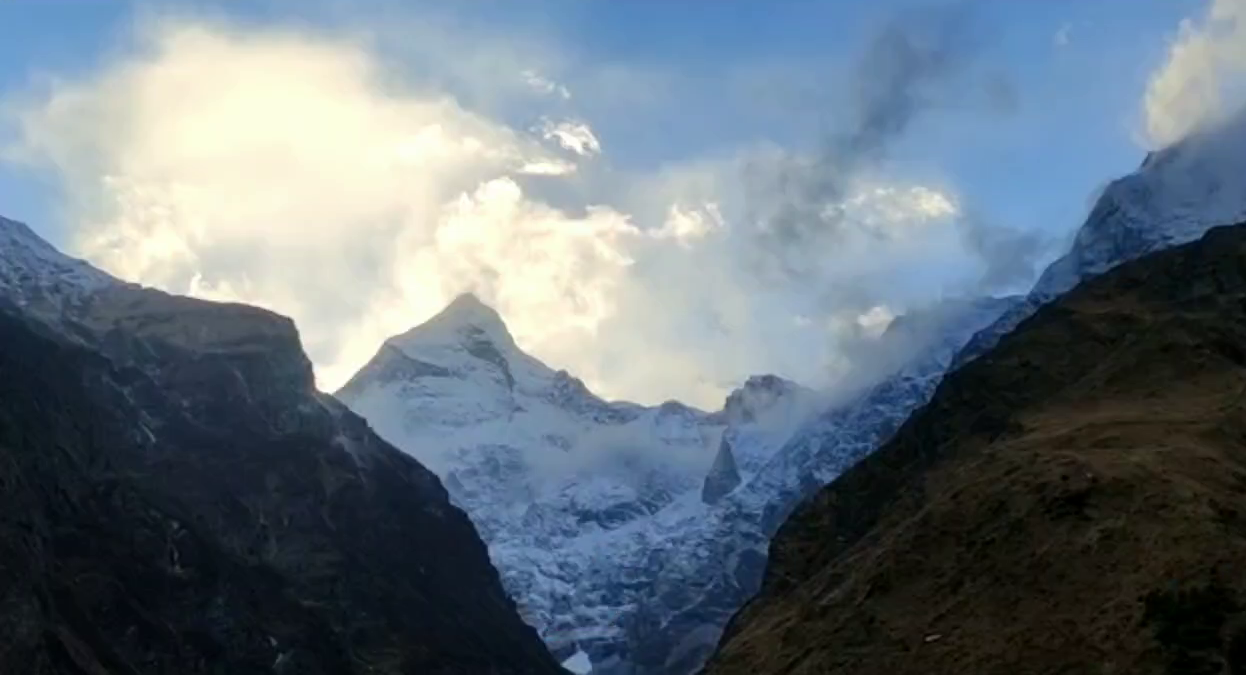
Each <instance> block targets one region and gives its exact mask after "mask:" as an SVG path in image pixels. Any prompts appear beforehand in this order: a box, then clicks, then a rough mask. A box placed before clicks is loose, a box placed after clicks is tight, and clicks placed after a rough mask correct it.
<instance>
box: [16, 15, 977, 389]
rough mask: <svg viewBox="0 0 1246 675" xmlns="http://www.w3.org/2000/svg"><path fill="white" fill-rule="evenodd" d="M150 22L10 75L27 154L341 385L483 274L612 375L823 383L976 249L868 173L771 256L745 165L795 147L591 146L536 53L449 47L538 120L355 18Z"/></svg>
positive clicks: (942, 196) (72, 194) (614, 379)
mask: <svg viewBox="0 0 1246 675" xmlns="http://www.w3.org/2000/svg"><path fill="white" fill-rule="evenodd" d="M140 35H141V36H142V39H141V42H140V43H139V44H137V45H133V46H132V47H133V48H131V49H128V50H123V51H121V52H119V53H118V55H116V56H115V57H114V58H112V59H110V60H107V61H105V62H104V63H102V64H101V65H100V66H99V67H98V69H97V70H95V71H93V72H90V73H86V74H84V75H81V76H78V77H74V78H67V79H63V80H60V81H58V82H56V83H54V84H53V85H51V86H49V87H47V88H45V89H40V90H32V91H28V92H23V96H22V97H21V98H20V99H16V102H14V103H12V104H11V105H10V107H9V111H10V115H9V117H8V120H7V121H8V123H10V124H12V125H14V128H15V129H16V131H17V134H16V135H17V137H18V138H19V139H20V140H19V143H18V145H17V147H16V148H14V150H16V151H17V153H18V154H19V155H20V156H21V157H22V158H23V159H24V160H26V161H29V162H32V163H34V164H35V165H37V166H41V167H44V168H45V169H48V170H50V171H52V172H54V174H55V175H56V176H57V177H58V178H59V180H60V182H61V184H62V186H63V187H64V191H65V195H66V198H67V205H68V212H69V219H68V222H67V223H66V226H67V228H68V229H69V231H70V232H71V243H72V248H73V249H74V253H77V254H80V255H83V256H84V257H86V258H88V259H90V260H92V261H93V262H95V263H96V264H98V265H100V266H101V267H103V268H105V269H107V270H109V271H111V272H113V273H115V274H117V275H119V276H121V277H123V278H126V279H130V280H135V281H139V282H142V283H145V284H148V285H152V286H156V287H159V288H163V289H166V290H169V291H172V292H179V293H190V294H193V295H198V296H201V297H206V298H212V299H222V300H237V301H243V302H249V303H254V304H258V305H261V306H264V307H268V308H271V309H274V310H277V311H280V312H282V313H285V314H288V315H290V316H291V317H293V318H294V319H295V321H296V322H297V324H298V326H299V328H300V332H301V334H302V337H303V340H304V343H305V345H306V347H307V349H308V352H309V355H310V356H311V358H312V360H313V362H314V363H315V366H316V371H317V377H318V380H319V383H320V385H321V386H322V387H323V388H326V389H333V388H336V387H337V386H338V385H340V384H342V383H343V382H344V381H345V380H346V379H347V378H349V376H350V375H351V374H353V372H354V371H355V370H356V369H357V368H359V367H360V366H361V365H362V364H363V363H364V362H365V361H366V360H367V359H368V358H370V357H371V356H372V354H373V353H374V352H375V351H376V349H377V348H378V346H379V345H380V343H381V342H382V341H383V340H384V339H385V338H387V337H389V336H391V335H395V334H398V333H401V332H404V331H406V330H407V329H409V328H410V327H411V326H413V325H414V324H417V323H419V322H421V321H423V320H425V319H427V318H429V317H430V316H432V315H433V314H435V313H436V312H438V311H439V310H440V309H441V308H442V307H443V306H444V305H445V304H446V303H447V302H448V301H449V300H450V299H452V298H453V297H454V296H455V295H457V294H459V293H461V292H464V291H473V292H475V293H477V294H478V295H480V296H481V297H482V298H484V299H485V300H486V301H487V302H490V303H491V304H493V305H494V306H495V307H496V308H497V309H498V310H499V312H500V313H501V314H502V315H503V317H504V318H505V320H506V321H507V323H508V325H509V327H510V329H511V331H512V333H513V334H514V335H515V338H516V340H517V342H518V343H519V344H520V346H521V347H523V348H524V349H526V350H529V351H530V352H532V353H533V354H534V355H536V356H538V357H539V358H541V359H543V360H545V361H547V362H548V363H549V364H550V365H551V366H553V367H556V368H565V369H568V370H569V371H571V372H573V373H575V374H576V375H578V376H580V377H582V378H583V379H584V380H585V381H586V382H587V383H588V384H589V385H590V386H592V387H594V388H595V389H596V390H597V391H599V392H600V393H602V394H603V395H606V396H609V397H618V398H629V399H633V400H639V401H642V402H657V401H661V400H665V399H670V398H679V399H682V400H685V401H688V402H690V403H693V404H698V405H702V406H705V407H717V406H718V405H720V404H721V402H722V399H723V397H724V396H725V394H726V393H727V392H728V391H729V390H730V389H731V388H732V387H734V386H736V385H737V384H738V383H739V382H740V381H742V380H743V379H744V378H745V377H747V376H748V375H750V374H757V373H767V372H774V373H778V374H782V375H786V376H789V377H794V378H796V379H800V380H803V381H805V382H808V383H810V384H815V385H820V384H827V383H828V382H830V381H832V380H833V377H834V372H835V371H834V367H835V364H837V363H839V359H837V357H836V354H837V353H838V350H839V349H840V347H841V342H842V340H846V339H857V338H859V336H860V334H861V333H862V331H863V330H864V331H865V332H866V333H869V334H873V333H877V332H878V331H879V330H881V328H882V327H884V326H885V325H886V322H887V321H889V320H890V317H891V316H893V315H894V313H896V312H899V311H903V309H904V307H906V306H909V305H912V304H920V303H922V302H928V301H932V300H935V299H937V298H938V297H939V296H940V295H941V294H943V293H944V292H948V291H949V289H951V290H955V289H956V286H957V284H958V283H961V282H962V281H964V279H963V277H966V276H967V275H966V274H965V273H964V272H963V271H964V270H965V269H966V268H972V267H974V266H975V265H979V266H980V264H981V261H980V260H978V259H977V258H975V257H974V253H973V252H972V251H970V250H968V249H967V248H966V247H965V245H964V243H963V241H962V239H961V237H960V235H959V234H958V230H957V227H956V224H955V221H956V219H957V218H958V217H959V215H960V213H961V207H960V206H959V200H958V198H957V197H956V196H955V195H953V194H951V193H950V191H949V190H948V189H947V188H941V187H934V186H928V185H918V184H910V183H905V182H904V181H898V180H889V179H887V178H885V177H884V176H881V175H871V176H865V175H862V176H859V177H855V178H852V179H850V180H846V181H845V182H844V183H843V193H842V194H839V195H838V196H837V197H835V198H833V199H832V198H828V200H827V201H825V203H822V204H820V205H819V206H817V208H818V209H819V210H822V211H825V210H833V211H835V213H836V216H835V218H836V219H837V220H836V223H837V225H836V229H834V230H833V231H828V232H827V233H825V234H824V235H819V236H817V237H812V236H811V237H810V238H808V239H806V240H803V241H802V242H801V243H800V244H799V248H800V249H801V251H800V253H801V255H802V256H805V257H807V258H808V261H809V265H808V269H807V270H806V271H808V272H810V274H808V275H806V276H802V277H800V278H795V277H793V278H781V279H774V278H764V277H760V276H758V275H757V274H755V270H754V269H753V268H752V267H751V263H752V261H753V260H754V259H755V258H756V254H757V246H756V243H757V241H758V236H757V233H758V232H759V230H761V229H764V228H765V227H766V226H767V224H766V223H765V222H762V221H759V218H762V219H763V220H764V214H765V213H766V212H767V206H766V204H767V200H770V201H774V202H776V203H777V202H781V201H782V199H783V198H782V195H780V194H777V193H765V192H764V191H762V192H759V190H758V189H757V186H758V185H766V184H770V183H777V182H778V181H765V180H762V181H759V180H758V176H759V174H760V175H769V176H777V175H779V174H780V173H781V172H782V171H784V170H785V167H791V166H793V165H795V164H799V163H800V161H801V160H800V158H799V154H798V153H793V152H792V151H789V150H785V149H782V148H776V147H773V146H769V145H767V144H765V143H754V142H742V143H738V144H736V145H734V146H729V147H726V148H724V150H723V151H722V152H721V153H719V154H718V155H716V156H715V157H688V158H672V159H671V160H670V161H668V162H667V163H666V164H664V165H661V166H658V167H656V168H650V169H645V170H632V171H614V170H609V171H607V170H605V169H599V168H596V167H599V166H607V167H608V166H609V151H610V148H611V143H610V142H609V139H604V140H603V139H600V138H599V137H598V133H597V131H596V129H595V127H594V124H593V121H592V120H587V119H582V118H580V117H577V116H575V115H574V114H573V113H574V112H575V111H574V110H568V109H567V108H566V106H568V105H571V103H570V102H573V101H575V100H577V98H576V97H573V96H572V94H573V93H575V92H572V91H570V90H568V89H567V88H566V86H564V85H562V84H558V83H556V82H555V81H554V80H552V79H550V78H547V77H545V76H543V75H540V74H538V73H539V72H540V71H539V70H535V69H531V68H529V67H528V66H527V65H526V64H524V63H522V62H516V63H515V64H514V67H513V69H512V70H509V71H508V70H498V68H497V67H496V66H491V67H490V68H483V67H481V68H475V67H473V68H467V67H465V66H463V64H461V63H457V62H456V63H451V66H453V67H454V68H456V69H457V70H456V73H458V75H459V76H461V77H467V78H476V79H475V80H473V81H472V82H471V83H470V85H471V87H473V90H481V91H484V90H490V88H489V86H488V85H489V83H490V82H492V81H495V80H496V81H497V82H499V83H505V82H525V83H526V87H527V90H528V91H529V92H530V91H531V90H536V91H538V93H541V94H543V95H548V96H547V98H549V99H550V104H551V105H554V106H557V108H556V109H551V110H548V111H546V112H545V114H544V115H537V116H535V119H537V120H538V123H536V125H535V126H533V124H532V123H531V121H530V120H531V119H533V118H529V121H528V122H522V123H516V122H515V121H508V120H505V119H504V118H503V117H500V116H498V115H497V114H495V113H496V110H497V109H501V108H505V104H506V101H505V100H504V99H502V98H498V97H501V96H502V95H501V94H496V95H495V98H494V99H492V100H490V101H489V107H488V109H484V108H469V107H467V106H466V105H465V104H464V103H462V102H461V99H460V98H457V97H456V96H454V95H453V94H452V93H451V92H449V91H447V90H440V89H437V88H435V87H429V86H412V85H407V84H404V83H406V82H408V81H409V80H408V78H405V77H404V74H405V70H404V68H405V65H404V62H403V61H402V59H401V58H398V59H396V60H395V59H391V58H390V57H386V56H382V55H381V54H380V53H379V52H377V51H375V50H374V49H373V43H372V42H368V41H362V40H355V39H351V38H349V37H344V36H343V37H339V36H334V35H328V34H324V33H309V32H305V31H298V30H288V29H282V28H274V27H254V26H252V27H240V26H234V25H229V24H225V23H219V22H207V21H197V20H191V19H185V18H182V19H176V20H175V19H166V20H162V21H156V22H152V23H151V24H149V25H147V26H146V29H145V30H144V31H142V32H140ZM468 42H469V41H468V40H466V39H462V40H458V41H453V40H448V39H447V44H453V45H455V48H456V49H457V50H459V51H460V52H461V51H462V50H463V49H464V48H463V47H462V45H464V44H468ZM456 53H458V52H456ZM465 59H466V60H467V61H469V62H471V63H476V61H473V60H472V58H471V56H470V54H469V55H467V56H465ZM451 61H453V60H452V59H447V62H448V63H450V62H451ZM448 67H450V66H448ZM610 76H611V77H612V78H617V81H624V80H628V78H632V79H630V80H628V81H633V82H635V81H637V80H636V77H637V76H634V75H629V76H627V77H626V78H625V77H623V76H622V75H621V74H620V71H617V70H615V71H612V73H611V74H610ZM497 91H506V90H505V88H504V87H502V86H501V85H499V87H498V88H497ZM521 94H523V91H518V90H517V91H516V93H515V95H516V96H519V95H521ZM530 100H531V99H530V97H529V98H528V99H526V101H527V102H528V103H530ZM620 100H622V99H620ZM677 104H678V103H677V102H673V103H672V105H677ZM621 114H626V112H625V111H624V112H622V113H621ZM559 185H562V186H565V187H566V188H568V189H565V190H562V191H559V190H556V189H554V188H555V187H557V186H559ZM553 194H557V195H558V198H557V199H554V198H553V197H551V195H553ZM585 194H591V195H592V197H591V198H589V197H581V196H579V195H585ZM772 210H773V209H772ZM759 214H762V215H759ZM772 252H773V251H772ZM968 276H971V275H968ZM909 279H916V280H918V281H912V282H910V281H908V280H909ZM829 290H835V291H836V292H837V293H836V294H835V297H836V298H837V299H836V300H835V301H834V302H828V301H827V297H828V291H829ZM841 333H842V334H841Z"/></svg>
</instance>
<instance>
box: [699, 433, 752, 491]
mask: <svg viewBox="0 0 1246 675" xmlns="http://www.w3.org/2000/svg"><path fill="white" fill-rule="evenodd" d="M741 480H742V479H741V478H740V470H739V469H737V468H736V465H735V457H734V456H732V454H731V441H730V440H729V439H728V438H727V436H726V435H725V434H724V436H723V439H722V442H721V443H719V444H718V454H717V455H714V463H713V464H711V465H710V471H709V473H708V474H706V476H705V484H704V485H702V486H701V501H702V502H705V503H706V504H710V505H713V504H717V503H718V502H719V500H721V499H722V498H723V497H726V496H727V495H729V494H731V491H732V490H734V489H736V486H737V485H739V484H740V481H741Z"/></svg>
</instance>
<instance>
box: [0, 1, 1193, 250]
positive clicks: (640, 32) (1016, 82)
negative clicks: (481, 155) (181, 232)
mask: <svg viewBox="0 0 1246 675" xmlns="http://www.w3.org/2000/svg"><path fill="white" fill-rule="evenodd" d="M419 4H420V3H410V4H409V5H408V6H409V7H413V6H418V5H419ZM428 4H429V5H430V6H432V5H433V4H442V5H444V4H446V3H428ZM915 4H921V3H915V2H911V1H904V2H896V1H894V0H893V1H888V2H870V3H865V2H832V1H828V0H823V1H814V0H764V1H755V0H728V1H727V2H722V3H708V2H701V1H698V0H682V1H674V2H659V1H657V0H638V1H634V2H633V1H615V0H557V1H553V2H549V1H542V0H531V1H525V2H514V1H513V0H509V1H508V0H478V1H476V2H472V3H462V4H461V5H460V7H459V8H458V9H457V10H456V11H452V12H449V14H450V16H451V17H452V18H453V20H454V21H455V22H458V23H463V24H466V25H470V26H474V27H479V28H480V29H482V30H483V31H485V32H507V31H511V30H520V31H531V32H538V33H540V34H542V35H546V36H550V37H549V39H552V40H555V41H557V42H558V43H559V44H560V45H562V46H564V47H566V48H568V49H570V50H571V51H572V52H574V54H575V57H576V59H579V60H582V61H583V62H599V63H641V64H645V65H647V66H650V67H653V68H657V69H669V70H672V71H677V72H680V73H683V74H686V75H688V76H689V77H693V78H697V77H705V78H707V79H710V78H712V77H713V76H714V73H715V72H716V71H721V70H722V69H723V68H724V67H725V66H727V65H729V64H745V65H746V64H749V63H764V62H770V61H776V60H778V61H789V62H802V63H805V64H812V65H813V67H816V64H827V69H828V71H829V70H832V69H833V68H834V64H836V63H842V62H843V61H844V60H846V59H849V58H851V56H852V55H853V53H854V52H855V51H857V50H859V49H860V46H861V43H862V34H863V33H864V32H865V31H867V30H868V28H869V27H870V25H871V24H872V23H874V22H877V21H879V20H880V18H881V17H884V16H886V15H888V14H889V13H890V12H894V11H897V10H898V9H903V8H904V7H907V6H912V5H915ZM982 4H983V6H984V7H986V8H987V11H986V14H987V16H988V18H987V19H985V20H984V21H985V22H986V23H989V25H990V27H991V29H992V30H993V31H995V33H994V35H993V36H992V40H991V44H990V45H989V46H988V48H987V51H988V53H989V58H990V60H991V61H992V62H993V63H994V64H995V65H996V67H997V68H998V69H999V70H1000V71H1001V72H1003V73H1005V74H1007V75H1008V76H1009V77H1010V79H1011V82H1012V84H1013V86H1014V88H1015V89H1016V92H1017V96H1018V108H1017V110H1016V112H1015V114H1013V115H1011V116H1010V117H1001V118H996V119H991V120H988V121H985V122H983V121H981V120H974V121H970V122H966V123H963V124H959V125H957V124H949V125H944V126H941V127H940V128H939V129H938V137H936V138H926V139H920V140H911V141H910V143H911V147H910V148H909V154H910V155H911V156H913V157H917V158H919V160H924V161H934V162H937V163H938V164H940V165H941V166H943V167H945V168H946V170H947V171H949V172H950V173H952V174H953V175H955V176H957V178H958V180H959V181H960V182H961V184H963V185H964V186H966V189H970V190H972V192H973V194H974V195H975V196H977V197H978V198H979V199H980V200H981V203H982V204H983V205H984V208H985V209H987V210H988V211H989V212H990V213H991V214H993V216H994V217H995V218H998V219H1001V220H1004V221H1007V222H1009V223H1015V225H1016V226H1018V227H1022V228H1026V229H1029V228H1054V229H1057V230H1067V229H1069V228H1072V227H1074V226H1075V224H1076V220H1077V218H1078V215H1079V214H1080V213H1081V212H1082V211H1084V208H1085V199H1086V196H1087V195H1088V194H1089V193H1090V191H1091V190H1093V189H1094V188H1095V187H1096V186H1097V185H1098V184H1099V183H1100V182H1101V181H1103V180H1105V179H1106V178H1109V177H1111V176H1115V175H1119V174H1120V173H1122V172H1124V171H1127V170H1129V169H1131V168H1132V167H1133V166H1134V165H1135V164H1136V163H1137V162H1138V161H1139V159H1140V157H1141V152H1140V150H1139V148H1138V145H1137V144H1136V143H1135V141H1134V139H1133V138H1132V136H1131V131H1132V127H1131V125H1132V124H1133V123H1134V122H1135V121H1136V120H1135V115H1136V113H1137V107H1138V101H1139V99H1140V96H1141V93H1142V91H1143V88H1144V87H1145V84H1146V77H1147V75H1148V73H1149V72H1150V71H1151V70H1152V69H1154V67H1155V65H1156V64H1157V63H1158V62H1159V61H1160V60H1161V59H1162V58H1163V56H1164V53H1165V47H1166V41H1167V40H1168V39H1169V38H1170V37H1171V36H1172V34H1173V33H1174V32H1175V27H1176V26H1177V25H1178V23H1179V21H1180V20H1181V19H1182V18H1183V17H1187V16H1191V15H1194V14H1195V13H1196V12H1197V10H1198V9H1199V8H1200V7H1201V6H1202V4H1203V3H1201V2H1197V1H1196V0H1101V1H1098V2H1080V1H1076V0H1044V1H1043V2H1028V1H1025V0H1020V1H1008V2H998V3H982ZM170 6H172V7H191V8H197V9H198V10H200V11H205V10H206V11H207V12H209V13H219V12H222V11H225V13H227V14H229V15H231V16H234V17H237V18H238V19H240V20H241V21H245V22H278V23H281V22H285V23H291V22H293V23H297V24H312V25H322V26H332V25H333V24H334V22H338V21H342V20H343V16H344V14H346V13H359V14H366V13H368V12H375V13H376V14H377V15H378V16H385V15H387V14H393V13H405V12H419V11H420V10H419V9H415V10H411V9H407V10H405V12H404V10H403V9H402V7H401V5H400V3H375V2H373V3H368V2H364V3H358V4H352V6H350V7H344V6H342V7H333V6H331V5H322V6H316V7H313V6H312V5H311V4H310V3H301V2H283V1H280V0H273V1H268V2H257V1H250V0H242V1H238V2H229V3H219V2H218V3H211V2H197V3H192V2H186V3H151V2H132V1H129V0H125V1H117V2H97V1H95V0H50V1H43V0H7V1H6V2H0V25H3V26H7V27H8V30H6V31H5V32H6V38H5V40H3V41H0V91H2V92H6V93H9V94H12V93H13V92H15V91H16V92H20V91H21V90H22V89H24V88H25V87H26V86H27V85H28V83H29V81H30V80H31V78H32V76H38V75H40V74H58V75H61V74H72V73H78V72H83V71H86V70H89V69H91V68H93V67H95V66H97V64H98V62H99V60H100V59H101V58H105V57H106V56H107V55H108V54H109V53H110V52H112V51H115V50H117V49H118V48H119V46H120V45H124V44H125V43H126V42H127V40H128V39H129V38H130V34H131V32H132V24H133V22H134V20H135V16H136V15H137V14H139V13H141V12H142V11H144V10H148V9H151V8H153V7H170ZM356 7H358V8H359V9H356ZM707 7H713V9H707ZM222 8H225V9H224V10H223V9H222ZM433 11H436V12H437V14H438V15H440V16H445V15H446V14H447V11H446V9H445V8H444V7H442V8H439V9H435V10H433ZM1065 27H1067V30H1068V43H1067V44H1066V45H1063V46H1060V45H1057V44H1056V35H1057V33H1059V32H1060V31H1061V30H1062V29H1064V28H1065ZM816 97H817V98H816V99H815V100H821V101H822V102H823V103H824V104H825V105H826V106H827V107H833V106H834V105H835V101H834V92H833V91H827V92H819V93H817V94H816ZM681 103H683V102H681ZM699 103H700V105H697V106H695V108H699V109H695V108H694V110H695V112H696V113H699V114H689V113H690V112H693V111H689V110H688V109H687V108H685V107H683V106H680V107H678V108H676V109H674V110H670V111H666V112H665V114H663V115H661V119H662V122H663V123H664V125H665V128H666V129H668V130H669V132H670V133H665V134H653V133H648V132H645V133H641V132H640V131H638V130H637V129H636V128H634V127H633V125H630V124H628V120H627V119H615V120H609V121H608V122H607V123H605V124H600V125H598V127H597V132H598V135H599V136H601V137H603V138H604V139H613V138H616V137H617V138H619V139H621V140H622V142H619V143H615V144H614V145H616V147H619V148H621V149H622V150H623V152H619V153H616V154H615V155H614V156H613V159H614V161H616V162H618V161H625V162H636V163H642V164H643V163H646V162H658V161H661V160H664V159H667V158H669V157H670V156H678V155H680V154H695V153H698V152H703V151H705V150H707V149H713V148H715V147H716V146H719V145H722V144H724V143H734V142H737V141H738V140H740V139H747V138H750V137H756V136H768V137H777V138H780V139H783V140H785V141H787V142H792V143H799V142H801V140H802V139H801V138H800V136H799V134H798V133H793V132H792V131H790V130H785V129H783V128H781V127H780V128H775V127H774V126H769V124H768V123H769V122H771V121H772V120H770V119H766V118H765V117H764V116H763V115H761V114H760V113H755V114H753V115H732V114H731V113H730V111H723V110H721V109H717V108H716V106H715V105H714V103H713V102H712V101H701V102H699ZM758 118H761V119H758ZM0 171H2V173H0V201H2V202H3V203H4V204H5V213H6V214H7V215H10V216H13V217H18V218H22V219H26V220H29V221H31V222H32V223H33V224H34V225H35V226H36V227H40V228H42V229H45V230H47V229H52V231H53V233H54V236H55V229H53V228H55V222H54V221H55V220H56V216H55V215H54V212H53V211H51V210H50V207H51V206H52V205H53V204H54V203H55V200H56V193H55V186H54V184H53V183H51V182H49V181H47V180H40V179H39V178H38V177H37V176H34V175H33V174H32V172H31V171H29V170H27V169H24V168H14V167H12V166H11V165H10V166H4V167H3V168H2V169H0Z"/></svg>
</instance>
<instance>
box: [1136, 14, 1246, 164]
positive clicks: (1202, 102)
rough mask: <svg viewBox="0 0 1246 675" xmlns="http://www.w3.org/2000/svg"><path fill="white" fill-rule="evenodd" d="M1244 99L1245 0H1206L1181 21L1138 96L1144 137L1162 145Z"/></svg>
mask: <svg viewBox="0 0 1246 675" xmlns="http://www.w3.org/2000/svg"><path fill="white" fill-rule="evenodd" d="M1244 102H1246V0H1210V2H1209V4H1208V7H1207V10H1206V11H1205V13H1204V14H1203V15H1202V16H1199V17H1197V18H1187V19H1185V20H1183V21H1182V22H1181V25H1180V26H1179V28H1178V30H1177V34H1176V36H1175V37H1174V38H1173V40H1172V43H1171V45H1170V46H1169V49H1168V53H1167V57H1166V59H1165V61H1164V63H1163V64H1162V65H1161V66H1160V67H1159V68H1158V69H1157V70H1156V71H1155V72H1154V73H1153V74H1152V75H1151V77H1150V79H1149V81H1148V83H1147V89H1146V94H1145V97H1144V99H1143V124H1144V128H1143V135H1144V138H1143V142H1144V143H1145V144H1146V145H1147V146H1149V147H1151V148H1161V147H1164V146H1167V145H1169V144H1171V143H1172V142H1174V141H1176V140H1178V139H1180V138H1182V137H1184V136H1186V135H1187V134H1189V133H1190V132H1191V131H1193V130H1194V129H1196V128H1199V127H1200V126H1202V125H1205V124H1208V123H1212V122H1214V121H1216V119H1217V118H1219V117H1220V116H1222V115H1225V114H1227V113H1229V112H1231V111H1232V110H1233V109H1234V107H1235V106H1240V105H1241V104H1243V103H1244Z"/></svg>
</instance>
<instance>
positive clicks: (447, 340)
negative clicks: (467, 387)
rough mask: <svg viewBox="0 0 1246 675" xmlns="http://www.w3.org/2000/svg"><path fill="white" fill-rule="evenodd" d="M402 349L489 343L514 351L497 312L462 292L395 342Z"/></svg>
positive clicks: (513, 344) (471, 295)
mask: <svg viewBox="0 0 1246 675" xmlns="http://www.w3.org/2000/svg"><path fill="white" fill-rule="evenodd" d="M392 341H393V344H394V345H395V346H397V347H399V348H400V349H404V350H405V349H406V348H408V347H422V346H433V345H447V344H458V345H465V344H468V343H479V342H489V343H492V344H493V345H495V346H497V347H501V348H514V347H515V339H514V337H512V336H511V333H510V330H509V329H507V327H506V322H505V321H503V320H502V316H501V315H500V314H498V312H497V310H495V309H493V308H492V307H490V306H489V305H487V304H485V303H484V301H482V300H481V299H480V298H479V297H478V296H477V295H476V294H474V293H461V294H459V295H458V296H456V297H455V298H454V299H453V300H451V301H450V303H449V304H447V305H446V306H445V308H444V309H442V310H441V311H440V312H438V313H437V314H435V315H433V317H432V318H430V319H429V320H427V321H425V322H424V323H422V324H420V325H418V326H416V327H415V328H412V329H411V330H409V331H407V332H405V333H403V334H402V335H399V336H397V337H395V338H393V339H392Z"/></svg>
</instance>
